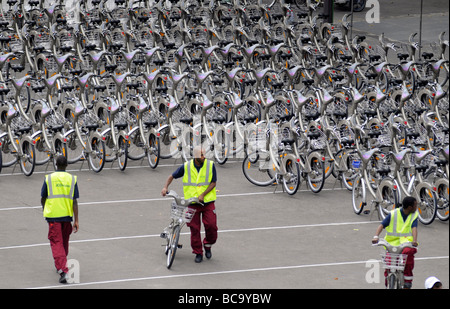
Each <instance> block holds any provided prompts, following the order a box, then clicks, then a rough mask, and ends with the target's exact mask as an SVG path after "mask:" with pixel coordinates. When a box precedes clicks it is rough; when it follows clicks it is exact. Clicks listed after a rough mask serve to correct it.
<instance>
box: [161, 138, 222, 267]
mask: <svg viewBox="0 0 450 309" xmlns="http://www.w3.org/2000/svg"><path fill="white" fill-rule="evenodd" d="M181 177H183V193H184V198H185V199H190V198H192V197H198V199H199V201H200V202H201V203H203V204H204V206H202V205H198V204H197V205H191V206H190V207H191V208H194V209H195V210H196V212H195V214H194V217H193V218H192V221H191V222H190V223H189V224H188V226H189V228H190V229H191V247H192V252H193V253H194V254H195V262H196V263H200V262H202V260H203V247H204V248H205V256H206V258H207V259H210V258H211V257H212V253H211V246H212V245H213V244H214V243H215V242H216V240H217V216H216V208H215V203H214V202H215V200H216V181H217V175H216V168H215V166H214V162H212V161H209V160H206V159H205V154H204V151H203V149H202V148H201V147H200V146H197V147H195V148H194V159H193V160H190V161H188V162H186V163H184V164H183V165H182V166H180V167H179V168H178V169H177V170H176V171H175V172H174V173H173V174H172V175H170V176H169V178H168V179H167V182H166V185H165V186H164V188H163V189H162V191H161V195H162V196H166V193H167V192H168V191H169V190H168V188H169V185H170V184H171V183H172V181H173V179H178V178H181ZM200 220H201V221H202V222H203V225H204V227H205V238H204V239H203V242H202V240H201V236H200V229H201V222H200Z"/></svg>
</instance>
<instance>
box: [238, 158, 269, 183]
mask: <svg viewBox="0 0 450 309" xmlns="http://www.w3.org/2000/svg"><path fill="white" fill-rule="evenodd" d="M269 164H270V159H269V155H268V154H264V155H263V156H261V155H260V154H259V153H258V152H254V153H251V154H248V155H247V156H246V157H245V159H244V161H243V162H242V171H243V173H244V176H245V178H247V180H248V181H250V182H251V183H252V184H254V185H256V186H260V187H265V186H269V185H271V184H273V183H274V182H275V179H276V178H275V177H271V176H270V174H269V167H268V166H269Z"/></svg>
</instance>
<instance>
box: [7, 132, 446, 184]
mask: <svg viewBox="0 0 450 309" xmlns="http://www.w3.org/2000/svg"><path fill="white" fill-rule="evenodd" d="M0 138H1V136H0ZM440 185H444V186H447V187H448V179H445V178H440V179H438V180H436V182H435V183H434V186H435V187H436V188H439V186H440Z"/></svg>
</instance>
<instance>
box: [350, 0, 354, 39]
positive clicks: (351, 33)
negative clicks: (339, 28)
mask: <svg viewBox="0 0 450 309" xmlns="http://www.w3.org/2000/svg"><path fill="white" fill-rule="evenodd" d="M353 1H354V0H352V1H351V3H350V10H351V12H352V19H351V21H350V40H352V39H353Z"/></svg>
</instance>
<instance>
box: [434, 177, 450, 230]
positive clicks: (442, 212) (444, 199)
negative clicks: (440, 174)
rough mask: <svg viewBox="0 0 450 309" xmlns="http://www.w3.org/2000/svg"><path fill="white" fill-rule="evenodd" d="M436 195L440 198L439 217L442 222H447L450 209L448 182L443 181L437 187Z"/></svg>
mask: <svg viewBox="0 0 450 309" xmlns="http://www.w3.org/2000/svg"><path fill="white" fill-rule="evenodd" d="M436 189H437V190H436V193H437V196H438V205H437V213H436V215H437V217H438V219H439V220H441V221H447V220H448V218H449V209H448V192H449V190H448V180H446V179H443V180H442V181H440V183H439V184H438V185H437V188H436Z"/></svg>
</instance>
